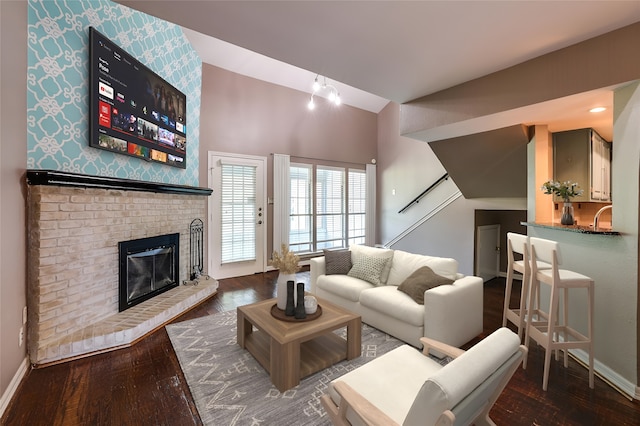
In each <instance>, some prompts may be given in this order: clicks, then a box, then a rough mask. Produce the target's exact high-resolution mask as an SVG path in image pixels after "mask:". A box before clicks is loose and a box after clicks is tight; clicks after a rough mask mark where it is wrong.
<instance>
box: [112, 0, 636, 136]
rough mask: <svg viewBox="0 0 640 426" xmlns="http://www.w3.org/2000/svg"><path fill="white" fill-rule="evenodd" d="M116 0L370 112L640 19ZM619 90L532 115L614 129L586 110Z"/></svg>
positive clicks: (253, 71) (565, 6)
mask: <svg viewBox="0 0 640 426" xmlns="http://www.w3.org/2000/svg"><path fill="white" fill-rule="evenodd" d="M118 3H121V4H123V5H126V6H129V7H132V8H134V9H137V10H140V11H142V12H145V13H148V14H151V15H154V16H157V17H159V18H161V19H165V20H167V21H171V22H174V23H176V24H178V25H181V26H182V27H184V28H185V29H187V30H185V33H186V34H187V37H188V38H189V40H190V41H191V43H192V44H193V45H194V48H195V49H196V50H197V51H198V52H199V54H200V56H201V58H202V59H203V61H204V62H206V63H210V64H212V65H216V66H219V67H221V68H225V69H229V70H231V71H234V72H237V73H240V74H244V75H248V76H251V77H255V78H259V79H262V80H265V81H269V82H272V83H275V84H280V85H283V86H287V87H292V88H294V89H298V90H303V91H309V88H310V85H311V83H312V81H313V78H314V77H315V76H316V74H320V75H322V76H326V77H327V78H328V79H330V81H331V83H334V84H336V85H337V86H338V88H339V90H340V92H341V97H342V98H343V102H344V103H346V104H350V105H353V106H356V107H358V108H362V109H366V110H369V111H373V112H379V111H380V110H381V109H382V108H383V107H384V106H385V105H386V103H387V102H388V101H389V100H391V101H395V102H398V103H404V102H407V101H411V100H414V99H417V98H420V97H422V96H425V95H428V94H431V93H434V92H437V91H440V90H443V89H446V88H449V87H451V86H454V85H457V84H460V83H463V82H466V81H469V80H472V79H475V78H478V77H482V76H484V75H487V74H489V73H492V72H495V71H499V70H501V69H504V68H507V67H510V66H512V65H515V64H518V63H521V62H523V61H526V60H529V59H532V58H535V57H537V56H540V55H543V54H545V53H549V52H552V51H554V50H558V49H560V48H563V47H566V46H569V45H572V44H575V43H578V42H580V41H584V40H586V39H589V38H592V37H595V36H598V35H601V34H604V33H607V32H609V31H612V30H615V29H617V28H621V27H623V26H626V25H629V24H632V23H635V22H638V21H640V1H614V0H607V1H597V0H594V1H482V0H478V1H189V0H183V1H172V2H171V1H159V0H158V1H155V0H118ZM612 98H613V97H612V93H611V89H607V90H600V91H596V92H594V93H588V94H584V95H579V96H575V97H571V98H570V99H566V100H559V101H557V102H554V103H548V104H547V105H546V110H535V111H533V110H532V120H531V122H529V123H525V124H548V125H549V127H550V130H551V131H558V130H565V129H566V128H571V127H567V126H577V127H581V126H582V124H580V123H585V120H588V126H589V127H594V128H596V129H597V130H598V131H599V132H600V133H601V134H602V135H603V136H604V137H605V138H607V139H611V127H612V114H611V108H609V110H608V112H605V113H604V114H602V115H601V116H600V117H601V118H595V117H594V116H588V115H587V113H586V112H585V111H586V109H588V107H591V106H595V105H597V104H606V105H608V106H610V107H611V106H612V102H613V99H612ZM564 101H566V102H567V103H563V102H564ZM551 111H553V113H551ZM558 113H559V114H560V115H561V116H559V115H558ZM598 120H599V121H598ZM568 123H571V124H570V125H569V124H568ZM574 128H575V127H574Z"/></svg>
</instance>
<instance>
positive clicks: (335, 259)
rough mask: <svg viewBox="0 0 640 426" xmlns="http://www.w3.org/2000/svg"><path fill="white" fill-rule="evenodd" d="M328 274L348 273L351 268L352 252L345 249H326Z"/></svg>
mask: <svg viewBox="0 0 640 426" xmlns="http://www.w3.org/2000/svg"><path fill="white" fill-rule="evenodd" d="M324 262H325V266H326V270H325V274H326V275H334V274H340V275H347V274H348V273H349V270H351V266H352V265H351V252H350V251H349V250H347V249H343V250H324Z"/></svg>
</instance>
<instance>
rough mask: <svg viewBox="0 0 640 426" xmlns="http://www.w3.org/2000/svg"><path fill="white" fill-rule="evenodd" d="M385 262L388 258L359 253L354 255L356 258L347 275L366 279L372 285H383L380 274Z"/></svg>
mask: <svg viewBox="0 0 640 426" xmlns="http://www.w3.org/2000/svg"><path fill="white" fill-rule="evenodd" d="M387 263H389V258H384V257H376V256H369V255H366V254H362V253H360V254H358V255H357V256H356V260H355V262H353V266H352V267H351V269H350V270H349V273H348V274H347V275H349V276H350V277H354V278H360V279H361V280H365V281H368V282H370V283H371V284H373V285H383V282H382V281H381V276H382V271H383V270H384V268H385V266H387Z"/></svg>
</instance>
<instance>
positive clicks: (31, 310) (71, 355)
mask: <svg viewBox="0 0 640 426" xmlns="http://www.w3.org/2000/svg"><path fill="white" fill-rule="evenodd" d="M26 181H27V214H28V224H27V226H28V253H27V259H28V262H27V269H28V270H27V276H28V286H27V288H28V293H27V306H28V320H27V330H28V333H27V341H28V349H29V357H30V361H31V363H32V364H33V365H34V366H44V365H48V364H52V363H58V362H63V361H66V360H70V359H75V358H79V357H83V356H88V355H92V354H96V353H101V352H105V351H109V350H114V349H118V348H122V347H126V346H130V345H132V344H133V343H135V342H136V341H137V340H139V339H141V338H142V337H144V336H145V335H146V334H148V333H150V332H152V331H154V330H156V329H157V328H159V327H162V326H163V325H164V324H166V323H167V322H169V321H170V320H172V319H173V318H175V317H177V316H178V315H180V314H182V313H184V312H185V311H187V310H189V309H190V308H192V307H193V306H195V305H197V304H198V303H200V302H202V301H204V300H206V299H207V298H209V297H211V296H213V295H214V294H216V291H217V288H218V283H217V281H216V280H214V279H209V280H204V279H201V280H199V284H198V285H197V286H193V285H180V286H178V287H176V288H173V289H171V290H169V291H167V292H165V293H162V294H160V295H158V296H156V297H154V298H152V299H149V300H147V301H145V302H142V303H140V304H139V305H136V306H134V307H132V308H129V309H127V310H126V311H123V312H118V242H120V241H126V240H132V239H137V238H146V237H153V236H157V235H162V234H168V233H176V232H178V233H180V272H179V277H180V283H181V284H182V283H183V282H184V281H185V280H188V278H189V277H188V275H189V273H188V269H189V259H190V253H189V251H190V247H189V224H190V223H191V221H192V220H193V219H196V218H198V219H204V218H205V217H206V205H207V197H208V196H209V195H210V194H211V190H210V189H206V188H195V187H187V186H180V185H168V184H159V183H151V182H141V181H133V180H123V179H115V178H102V177H96V176H86V175H78V174H73V173H66V172H58V171H43V170H33V171H32V170H29V171H27V176H26Z"/></svg>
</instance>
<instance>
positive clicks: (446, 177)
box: [398, 173, 449, 213]
mask: <svg viewBox="0 0 640 426" xmlns="http://www.w3.org/2000/svg"><path fill="white" fill-rule="evenodd" d="M447 179H449V173H445V174H444V175H442V176H441V177H440V179H438V180H437V181H435V182H433V183H432V184H431V186H429V187H428V188H427V189H425V190H424V191H422V192H421V193H420V195H418V196H417V197H416V198H414V199H413V200H411V202H410V203H409V204H407V205H406V206H404V207H403V208H401V209H400V210H399V211H398V213H404V212H405V211H407V209H408V208H409V207H411V206H413V205H414V204H418V203H419V202H420V200H421V199H422V197H424V196H425V195H427V194H428V193H429V192H430V191H431V190H432V189H433V188H435V187H436V186H438V185H439V184H441V183H442V182H444V181H445V180H447Z"/></svg>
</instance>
